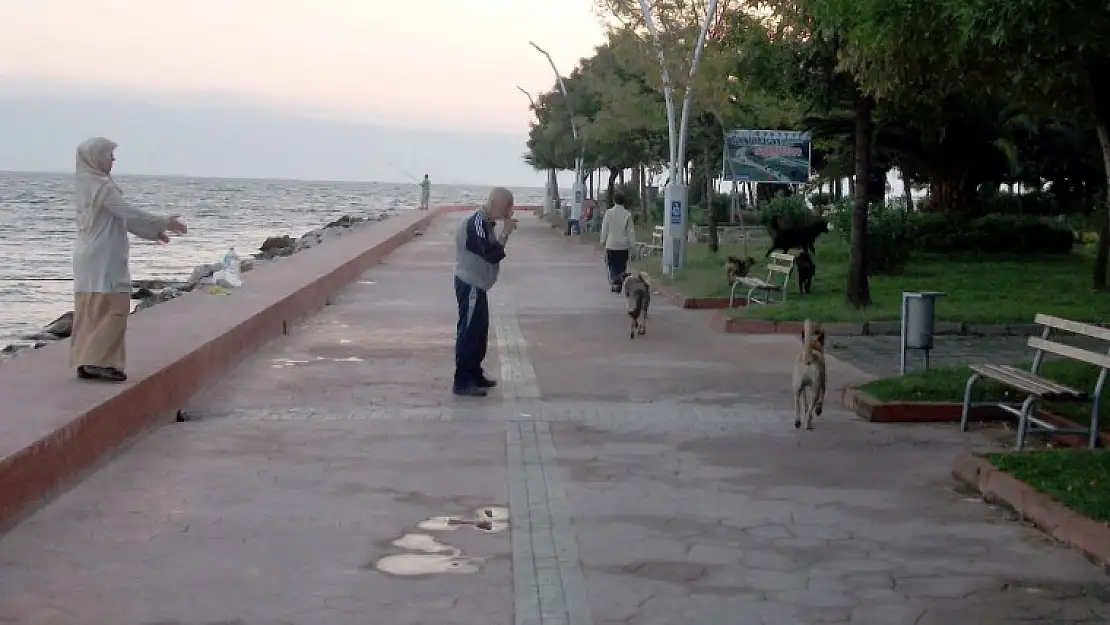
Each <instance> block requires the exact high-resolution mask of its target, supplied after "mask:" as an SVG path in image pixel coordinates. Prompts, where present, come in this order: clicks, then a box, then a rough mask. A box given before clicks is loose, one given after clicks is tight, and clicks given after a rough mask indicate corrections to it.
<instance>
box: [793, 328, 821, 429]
mask: <svg viewBox="0 0 1110 625" xmlns="http://www.w3.org/2000/svg"><path fill="white" fill-rule="evenodd" d="M802 328H803V329H802V351H801V353H799V354H798V358H797V360H795V361H794V384H793V392H794V427H796V428H800V427H802V425H803V424H804V425H805V428H806V429H807V430H812V429H813V417H814V416H815V415H820V414H821V411H822V410H823V409H824V407H825V381H826V370H825V331H824V330H822V329H821V326H819V325H816V324H814V323H813V322H812V321H810V320H809V319H806V320H805V323H804V324H803V326H802Z"/></svg>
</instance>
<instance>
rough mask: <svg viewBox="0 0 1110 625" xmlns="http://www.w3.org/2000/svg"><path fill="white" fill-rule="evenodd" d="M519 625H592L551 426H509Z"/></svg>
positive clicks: (507, 425) (507, 451)
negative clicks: (559, 475) (557, 463)
mask: <svg viewBox="0 0 1110 625" xmlns="http://www.w3.org/2000/svg"><path fill="white" fill-rule="evenodd" d="M505 437H506V457H507V460H508V468H509V514H510V518H511V526H512V529H511V530H510V531H511V533H512V539H511V540H512V551H513V556H512V558H513V600H514V614H515V617H514V623H515V625H593V619H592V616H591V614H590V608H589V603H588V596H587V593H586V582H585V576H584V575H583V573H582V566H581V563H580V562H579V559H578V546H577V542H576V540H575V538H574V530H573V526H572V525H571V522H570V514H569V512H567V510H568V506H567V502H566V495H565V493H564V491H563V487H562V482H561V480H560V479H559V477H558V467H557V465H556V464H555V462H556V460H555V445H554V441H553V439H552V437H551V430H550V428H549V426H548V425H547V424H546V423H509V424H506V425H505Z"/></svg>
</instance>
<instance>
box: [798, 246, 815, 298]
mask: <svg viewBox="0 0 1110 625" xmlns="http://www.w3.org/2000/svg"><path fill="white" fill-rule="evenodd" d="M794 267H795V268H797V270H798V293H799V294H801V295H811V294H812V293H813V276H815V275H817V263H815V262H813V256H811V255H810V253H809V252H807V251H805V250H802V253H801V254H798V255H797V256H795V257H794Z"/></svg>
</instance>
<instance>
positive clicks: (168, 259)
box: [0, 172, 543, 347]
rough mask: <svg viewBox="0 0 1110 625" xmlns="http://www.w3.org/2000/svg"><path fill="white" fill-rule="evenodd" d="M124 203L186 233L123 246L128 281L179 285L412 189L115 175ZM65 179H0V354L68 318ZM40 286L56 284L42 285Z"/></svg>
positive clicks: (438, 190)
mask: <svg viewBox="0 0 1110 625" xmlns="http://www.w3.org/2000/svg"><path fill="white" fill-rule="evenodd" d="M116 180H117V182H118V183H119V185H120V188H122V189H123V192H124V194H125V195H126V196H127V198H128V199H129V200H130V201H131V202H133V203H134V204H136V205H137V206H139V207H141V208H144V209H147V210H150V211H154V212H159V213H163V214H179V215H181V216H182V217H183V218H184V219H185V222H186V223H187V224H188V225H189V235H188V236H185V237H178V238H175V239H173V241H172V243H171V244H169V245H157V244H154V243H148V242H146V241H139V240H135V239H132V245H131V274H132V278H135V279H140V278H169V279H174V278H183V277H186V276H188V274H189V272H190V271H192V269H193V267H195V266H196V265H198V264H200V263H205V262H219V260H220V258H221V257H222V256H223V254H224V252H226V251H227V248H228V247H231V246H235V249H236V251H237V252H239V254H240V255H241V256H243V257H246V256H248V255H249V254H252V253H254V252H255V251H257V249H258V246H259V244H260V243H262V241H263V240H264V239H265V238H266V237H268V236H272V235H281V234H288V235H291V236H294V237H298V236H300V235H301V234H303V233H305V232H307V231H309V230H312V229H314V228H319V227H320V226H323V225H324V224H326V223H328V222H329V221H333V220H335V219H336V218H338V217H341V216H343V215H347V214H349V215H374V214H377V213H380V212H383V211H396V210H407V209H413V208H415V207H416V205H417V204H418V202H419V199H420V195H419V188H418V187H417V186H416V185H415V184H392V183H374V182H366V183H359V182H307V181H295V180H245V179H219V178H177V177H154V176H116ZM72 187H73V185H72V177H71V176H69V175H65V174H27V173H4V172H0V347H3V346H4V345H7V344H9V343H13V342H17V340H16V339H18V337H19V336H21V335H23V334H26V333H28V332H34V331H36V330H37V329H39V328H41V327H42V326H43V325H45V324H46V323H48V322H50V321H51V320H52V319H54V318H55V317H57V316H58V315H60V314H62V313H63V312H65V311H67V310H70V308H71V302H72V285H71V283H70V282H68V281H67V280H68V279H69V278H70V277H71V275H72V271H71V260H70V259H71V254H72V252H73V240H74V236H75V235H74V228H75V226H74V223H73V206H72ZM487 191H488V187H466V186H448V185H435V186H433V188H432V204H477V203H479V202H481V201H484V199H485V194H486V192H487ZM513 191H514V193H516V199H517V203H518V204H539V203H542V200H543V189H514V190H513ZM44 279H58V280H56V281H49V280H44Z"/></svg>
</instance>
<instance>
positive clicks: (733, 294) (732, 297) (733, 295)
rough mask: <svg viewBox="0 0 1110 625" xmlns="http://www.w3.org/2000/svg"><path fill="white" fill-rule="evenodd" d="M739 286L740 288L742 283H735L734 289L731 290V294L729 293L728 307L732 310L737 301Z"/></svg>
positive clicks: (733, 284)
mask: <svg viewBox="0 0 1110 625" xmlns="http://www.w3.org/2000/svg"><path fill="white" fill-rule="evenodd" d="M738 286H740V282H739V281H734V282H733V283H732V289H730V290H729V292H728V307H729V308H732V306H733V302H735V301H736V287H738Z"/></svg>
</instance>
